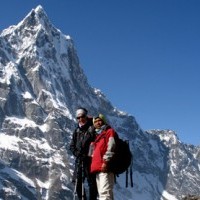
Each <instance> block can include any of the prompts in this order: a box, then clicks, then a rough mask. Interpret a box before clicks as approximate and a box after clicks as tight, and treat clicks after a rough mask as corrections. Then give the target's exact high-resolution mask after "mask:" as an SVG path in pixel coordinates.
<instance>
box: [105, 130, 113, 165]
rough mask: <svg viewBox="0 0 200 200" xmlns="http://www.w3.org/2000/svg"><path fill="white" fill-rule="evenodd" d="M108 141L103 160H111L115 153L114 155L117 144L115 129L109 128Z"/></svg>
mask: <svg viewBox="0 0 200 200" xmlns="http://www.w3.org/2000/svg"><path fill="white" fill-rule="evenodd" d="M108 135H109V136H108V142H107V149H106V152H105V154H104V156H103V160H104V162H109V161H110V160H111V159H112V157H113V155H114V149H115V146H116V143H115V131H114V130H113V129H109V130H108Z"/></svg>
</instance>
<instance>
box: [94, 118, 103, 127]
mask: <svg viewBox="0 0 200 200" xmlns="http://www.w3.org/2000/svg"><path fill="white" fill-rule="evenodd" d="M103 125H104V123H103V121H102V120H101V119H99V118H97V119H95V121H94V127H95V128H97V129H99V128H101V127H102V126H103Z"/></svg>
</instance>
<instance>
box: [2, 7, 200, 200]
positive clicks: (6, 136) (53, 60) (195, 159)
mask: <svg viewBox="0 0 200 200" xmlns="http://www.w3.org/2000/svg"><path fill="white" fill-rule="evenodd" d="M79 106H84V107H86V108H87V109H88V110H89V113H90V114H91V115H95V114H96V113H99V112H100V113H103V114H105V115H106V117H107V119H108V121H109V123H110V124H111V126H112V127H114V128H115V129H116V130H117V132H118V133H119V135H120V136H121V137H122V138H126V139H128V140H129V141H130V142H129V144H130V147H131V150H132V152H133V155H134V160H133V181H134V187H133V188H131V187H128V188H125V183H124V182H125V175H124V174H123V175H120V176H119V177H118V178H117V183H116V184H115V200H122V199H123V200H132V199H137V200H139V199H141V200H159V199H163V200H175V199H182V197H184V196H186V195H188V194H191V195H193V194H194V195H198V194H200V187H199V185H200V147H195V146H193V145H186V144H183V143H182V142H181V141H179V140H178V137H177V135H176V134H175V133H174V132H173V131H170V130H153V131H148V132H145V131H143V130H142V129H141V128H140V126H139V124H138V123H137V121H136V120H135V118H134V117H133V116H130V115H129V114H127V113H125V112H122V111H120V110H118V109H117V108H115V107H114V106H113V105H112V103H111V102H110V101H109V100H108V99H107V98H106V97H105V96H104V94H103V93H102V92H101V91H100V90H98V89H95V88H92V87H91V86H90V85H89V83H88V80H87V78H86V76H85V75H84V72H83V70H82V68H81V67H80V64H79V59H78V55H77V52H76V49H75V47H74V43H73V40H72V38H71V37H70V36H68V35H65V34H63V33H62V32H61V31H60V30H58V29H57V28H55V27H54V26H53V25H52V23H51V22H50V21H49V19H48V17H47V15H46V13H45V11H44V10H43V8H42V7H41V6H38V7H37V8H35V9H33V10H32V11H31V12H30V13H29V14H28V15H27V16H26V17H25V18H24V19H23V20H22V21H21V22H20V23H19V24H17V25H14V26H10V27H9V28H7V29H5V30H3V31H2V32H1V33H0V127H1V129H0V199H16V200H18V199H21V200H26V199H28V200H32V199H33V200H34V199H37V200H39V199H41V200H58V199H61V200H68V199H69V200H71V199H73V190H74V187H73V185H72V183H71V175H72V171H73V167H74V158H73V156H72V155H71V152H69V150H68V146H69V142H70V139H71V136H72V131H73V130H74V128H75V125H76V119H75V115H74V113H75V110H76V108H77V107H79Z"/></svg>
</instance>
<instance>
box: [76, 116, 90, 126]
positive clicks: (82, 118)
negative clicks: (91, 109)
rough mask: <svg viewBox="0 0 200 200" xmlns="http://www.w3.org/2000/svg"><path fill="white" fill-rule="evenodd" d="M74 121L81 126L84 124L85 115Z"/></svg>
mask: <svg viewBox="0 0 200 200" xmlns="http://www.w3.org/2000/svg"><path fill="white" fill-rule="evenodd" d="M76 119H77V120H78V123H80V124H81V125H83V124H85V123H86V121H87V117H86V115H80V116H78V117H77V118H76Z"/></svg>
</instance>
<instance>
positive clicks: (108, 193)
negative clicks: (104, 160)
mask: <svg viewBox="0 0 200 200" xmlns="http://www.w3.org/2000/svg"><path fill="white" fill-rule="evenodd" d="M114 181H115V180H114V174H113V173H111V172H109V173H104V172H100V173H97V174H96V182H97V189H98V193H99V200H114V197H113V186H114Z"/></svg>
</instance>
